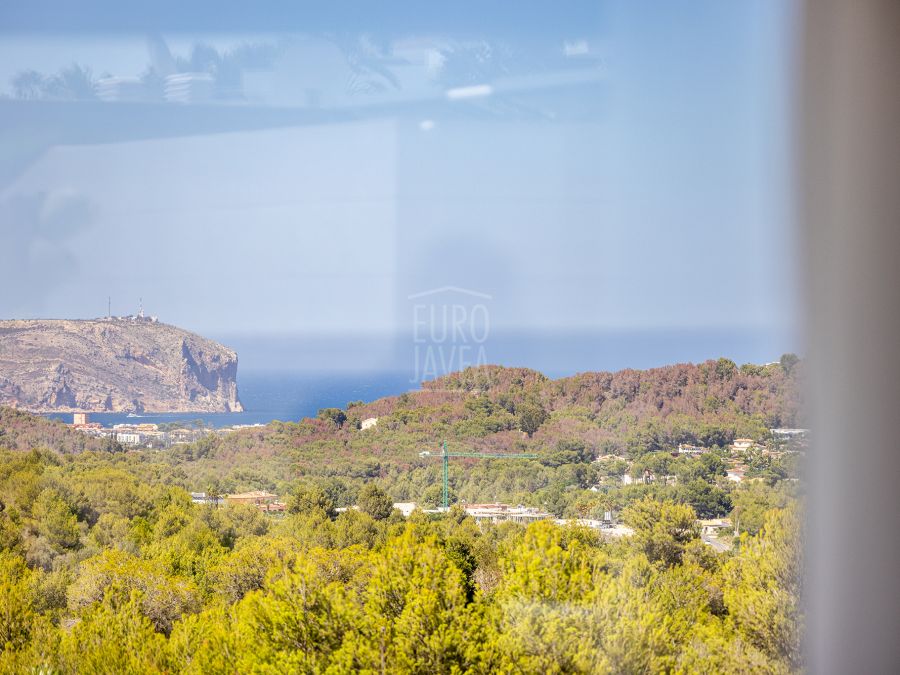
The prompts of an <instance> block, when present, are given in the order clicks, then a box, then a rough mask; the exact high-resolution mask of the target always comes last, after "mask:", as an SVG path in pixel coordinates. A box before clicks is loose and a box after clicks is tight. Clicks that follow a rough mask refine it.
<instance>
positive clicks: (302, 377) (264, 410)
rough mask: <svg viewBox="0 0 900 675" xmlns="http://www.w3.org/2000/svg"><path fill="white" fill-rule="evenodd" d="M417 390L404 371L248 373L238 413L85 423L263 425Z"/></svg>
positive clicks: (241, 381) (104, 417) (95, 417)
mask: <svg viewBox="0 0 900 675" xmlns="http://www.w3.org/2000/svg"><path fill="white" fill-rule="evenodd" d="M417 388H418V386H416V385H415V384H412V383H410V379H409V374H408V373H406V372H402V373H401V372H393V371H392V372H366V373H352V374H350V373H337V374H312V373H309V372H286V373H284V372H250V373H244V374H241V375H239V376H238V396H239V398H240V400H241V403H242V404H243V406H244V412H240V413H147V414H145V415H140V416H129V415H128V414H127V413H91V414H90V421H91V422H99V423H100V424H102V425H103V426H107V427H109V426H112V425H114V424H139V423H151V424H160V423H166V422H193V421H195V420H199V421H202V423H203V424H204V425H205V426H211V427H214V428H221V427H230V426H232V425H235V424H266V423H268V422H271V421H272V420H281V421H283V422H296V421H297V420H300V419H302V418H304V417H315V416H316V413H317V412H318V411H319V409H320V408H329V407H340V408H343V407H344V406H346V405H347V403H348V402H349V401H366V402H368V401H374V400H376V399H378V398H382V397H384V396H394V395H398V394H402V393H403V392H405V391H409V390H410V389H417ZM47 417H50V418H52V419H59V420H63V421H64V422H71V421H72V414H71V413H50V414H48V415H47Z"/></svg>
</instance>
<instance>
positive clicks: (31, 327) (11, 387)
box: [0, 319, 243, 412]
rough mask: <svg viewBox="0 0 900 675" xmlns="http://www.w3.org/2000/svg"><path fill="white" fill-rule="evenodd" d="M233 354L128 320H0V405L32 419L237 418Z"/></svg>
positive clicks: (157, 326) (173, 331)
mask: <svg viewBox="0 0 900 675" xmlns="http://www.w3.org/2000/svg"><path fill="white" fill-rule="evenodd" d="M236 378H237V354H235V353H234V352H233V351H232V350H230V349H228V348H227V347H223V346H222V345H220V344H218V343H217V342H213V341H212V340H208V339H206V338H204V337H200V336H199V335H195V334H193V333H189V332H187V331H185V330H182V329H180V328H176V327H175V326H169V325H166V324H162V323H151V322H150V321H141V320H131V319H111V320H104V319H97V320H91V321H66V320H35V321H0V405H11V406H16V407H18V408H21V409H24V410H31V411H34V412H67V411H80V410H84V411H93V412H240V411H241V410H243V408H242V406H241V403H240V401H239V400H238V394H237V382H236Z"/></svg>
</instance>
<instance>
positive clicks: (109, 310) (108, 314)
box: [106, 295, 112, 319]
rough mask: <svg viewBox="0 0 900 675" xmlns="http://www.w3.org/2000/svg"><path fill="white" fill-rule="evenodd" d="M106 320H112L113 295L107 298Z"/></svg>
mask: <svg viewBox="0 0 900 675" xmlns="http://www.w3.org/2000/svg"><path fill="white" fill-rule="evenodd" d="M106 318H107V319H111V318H112V296H111V295H108V296H106Z"/></svg>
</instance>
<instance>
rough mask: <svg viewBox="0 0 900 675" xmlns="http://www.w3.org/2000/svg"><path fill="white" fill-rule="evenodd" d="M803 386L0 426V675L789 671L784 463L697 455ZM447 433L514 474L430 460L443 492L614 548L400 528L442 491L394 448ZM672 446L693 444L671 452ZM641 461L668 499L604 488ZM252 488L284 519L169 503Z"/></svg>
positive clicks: (660, 383) (422, 464) (561, 383)
mask: <svg viewBox="0 0 900 675" xmlns="http://www.w3.org/2000/svg"><path fill="white" fill-rule="evenodd" d="M801 367H802V366H801V365H796V364H793V363H791V362H790V360H788V362H787V363H785V366H782V365H780V364H779V365H774V366H768V367H765V368H758V367H744V368H736V367H735V366H734V364H730V362H727V361H724V360H720V361H711V362H708V363H705V364H701V365H699V366H673V367H671V368H663V369H657V370H651V371H644V372H637V371H625V372H622V373H614V374H589V375H582V376H577V377H573V378H566V379H563V380H556V381H552V380H548V379H546V378H544V377H543V376H542V375H540V374H539V373H536V372H534V371H528V370H520V369H497V368H482V369H478V370H472V371H466V372H463V373H459V374H455V375H452V376H449V377H447V378H442V379H441V380H437V381H435V382H432V383H428V384H426V385H425V387H424V388H423V390H422V391H420V392H415V393H410V394H408V395H404V396H400V397H390V398H386V399H382V400H379V401H375V402H372V403H368V404H363V403H356V404H352V405H348V406H347V407H346V408H345V409H342V410H338V409H325V410H323V411H321V412H320V415H319V417H318V418H317V419H308V420H301V421H299V422H295V423H272V424H270V425H268V426H266V427H263V428H259V429H247V430H242V431H239V432H233V433H228V434H225V435H224V436H221V437H218V436H209V437H207V438H205V439H203V440H202V441H199V442H197V443H194V444H191V445H185V446H179V447H176V448H174V449H172V450H169V451H155V450H154V451H151V450H133V451H128V452H125V451H122V450H121V448H119V447H118V446H109V447H104V448H98V447H96V446H94V445H91V444H86V445H83V446H79V444H78V443H77V442H76V439H77V438H78V437H80V434H78V432H75V431H73V430H70V429H68V428H66V427H64V425H60V424H58V423H53V422H48V421H47V420H43V419H41V418H36V417H33V416H31V415H27V414H24V413H15V412H11V411H2V412H0V429H2V431H3V434H2V435H0V444H2V445H6V446H7V447H8V448H10V449H7V450H0V644H2V645H3V650H2V653H0V672H10V673H20V672H48V673H72V674H75V673H176V672H178V673H197V674H200V673H204V674H207V673H222V674H225V673H235V674H236V673H247V672H255V673H283V672H299V673H326V672H327V673H355V672H369V673H529V674H530V673H657V672H680V673H693V672H703V673H713V672H715V673H751V672H752V673H787V672H799V671H800V670H802V667H803V662H802V652H801V642H802V634H803V617H802V614H801V608H800V599H801V597H802V593H803V583H802V576H801V572H802V569H803V537H802V528H801V518H802V512H801V501H802V499H801V496H800V494H799V487H798V485H799V484H798V483H797V482H796V480H795V478H796V466H795V464H794V463H792V462H791V461H789V457H791V456H792V455H777V454H776V455H763V454H759V453H757V454H753V453H750V454H748V455H747V456H745V457H742V458H741V460H740V461H744V462H746V463H747V464H748V466H749V471H748V476H750V477H751V478H749V479H748V480H747V481H745V483H743V484H741V485H736V484H734V483H731V482H730V481H727V480H726V479H725V477H724V475H723V474H724V470H725V465H726V463H728V462H732V461H734V458H733V457H731V453H729V452H728V451H727V450H726V449H724V448H721V447H719V446H720V445H721V444H722V443H727V442H728V441H730V440H731V439H732V438H734V437H735V436H738V435H740V436H744V435H746V436H750V437H752V438H755V439H757V440H761V441H765V440H766V435H767V433H768V432H767V429H768V428H769V426H770V425H776V424H785V425H786V424H795V423H799V420H798V418H797V415H798V412H797V411H798V405H797V394H796V391H797V381H798V379H799V373H800V369H801ZM661 392H662V393H661ZM368 417H378V420H379V421H378V424H377V425H376V426H375V427H374V428H371V429H366V430H364V431H363V430H361V429H359V428H358V423H359V422H361V420H363V419H366V418H368ZM444 438H446V439H447V440H448V441H449V443H450V444H451V445H454V446H456V447H460V448H463V447H464V448H469V449H472V448H474V449H492V450H527V451H529V452H535V453H536V454H538V455H539V458H538V459H535V460H483V461H482V460H471V461H470V460H463V461H456V460H455V461H454V464H453V465H452V469H453V471H452V475H451V478H452V485H451V488H452V491H453V497H454V499H466V500H468V501H474V500H483V499H488V498H490V499H494V498H500V499H506V498H507V497H508V498H509V499H511V500H518V501H521V502H522V503H526V504H531V505H535V506H539V507H542V508H547V509H550V510H553V511H555V512H556V513H558V514H560V515H563V514H564V515H588V516H590V515H597V514H598V512H599V511H602V510H603V509H607V508H614V509H616V510H617V511H618V512H619V516H620V517H621V519H622V520H623V521H624V522H625V523H627V524H628V525H630V526H631V527H632V528H633V530H634V533H633V535H632V536H627V537H623V538H618V539H615V538H608V537H607V536H605V535H604V534H603V533H602V531H598V530H595V529H589V528H584V527H577V526H573V525H567V526H559V525H555V524H553V522H552V521H541V522H537V523H534V524H532V525H529V526H527V527H525V526H522V525H518V524H514V523H502V524H499V525H491V524H483V525H481V526H479V525H477V524H476V523H475V522H474V521H473V519H472V518H471V517H469V516H467V515H466V514H465V512H464V511H463V510H462V509H461V508H460V507H459V506H454V507H453V508H452V509H451V510H450V511H449V512H447V513H434V514H426V513H424V512H422V511H421V510H417V511H415V512H413V514H412V515H411V516H410V517H409V518H408V519H404V518H403V517H402V516H400V514H399V512H398V511H396V510H394V509H393V508H392V502H393V501H395V500H396V499H399V498H414V499H417V500H418V499H421V500H422V501H423V502H426V503H428V502H429V501H432V502H433V501H434V500H435V498H436V492H439V467H438V465H437V463H436V462H435V461H434V460H433V459H426V458H421V457H419V455H418V452H419V451H420V450H421V449H423V448H431V449H436V446H437V443H438V442H439V441H440V440H442V439H444ZM691 441H693V442H697V443H702V442H707V443H710V445H711V446H712V447H713V450H712V451H711V452H709V453H706V454H704V455H702V456H700V457H697V458H686V457H673V455H672V453H671V452H670V450H671V449H672V444H677V443H679V442H691ZM28 445H33V447H34V448H35V449H26V446H28ZM598 456H600V457H599V459H598ZM644 468H647V469H648V470H652V471H654V472H655V473H656V474H657V475H659V476H662V475H663V474H672V475H673V476H675V477H676V480H675V481H674V483H671V482H667V481H662V480H660V481H657V482H655V483H653V484H649V485H645V484H641V485H628V486H624V485H622V482H621V480H620V476H621V474H622V473H623V472H625V471H631V472H637V471H642V470H643V469H644ZM250 488H271V489H276V490H277V491H278V492H279V493H280V494H281V495H282V496H283V497H284V499H285V500H286V501H287V509H286V512H285V513H284V514H283V515H281V516H273V515H271V514H265V513H263V512H262V511H260V510H258V509H257V508H256V507H254V506H249V505H222V506H219V507H217V506H215V505H212V504H194V503H192V502H191V499H190V496H189V495H188V493H187V491H186V490H187V489H205V490H207V491H212V492H220V493H221V492H227V491H232V490H235V489H250ZM350 504H355V505H357V507H358V508H356V509H348V510H341V509H339V507H341V506H348V505H350ZM729 513H730V514H732V515H733V516H735V519H736V520H737V521H739V522H740V530H741V534H740V536H739V537H736V538H735V539H734V540H733V541H732V540H731V538H730V536H728V535H726V536H725V538H724V539H722V540H721V541H722V542H723V543H724V544H727V545H726V546H722V547H720V548H721V549H723V550H722V551H721V552H719V549H717V548H714V547H712V546H709V545H707V544H706V543H704V541H702V540H701V537H700V534H701V533H700V526H699V524H698V522H697V517H698V516H704V515H710V514H714V515H727V514H729ZM732 544H733V545H732Z"/></svg>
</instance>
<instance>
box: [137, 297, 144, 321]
mask: <svg viewBox="0 0 900 675" xmlns="http://www.w3.org/2000/svg"><path fill="white" fill-rule="evenodd" d="M138 304H139V305H140V306H141V313H140V314H138V316H140V317H141V318H142V319H143V318H144V299H143V298H138Z"/></svg>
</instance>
